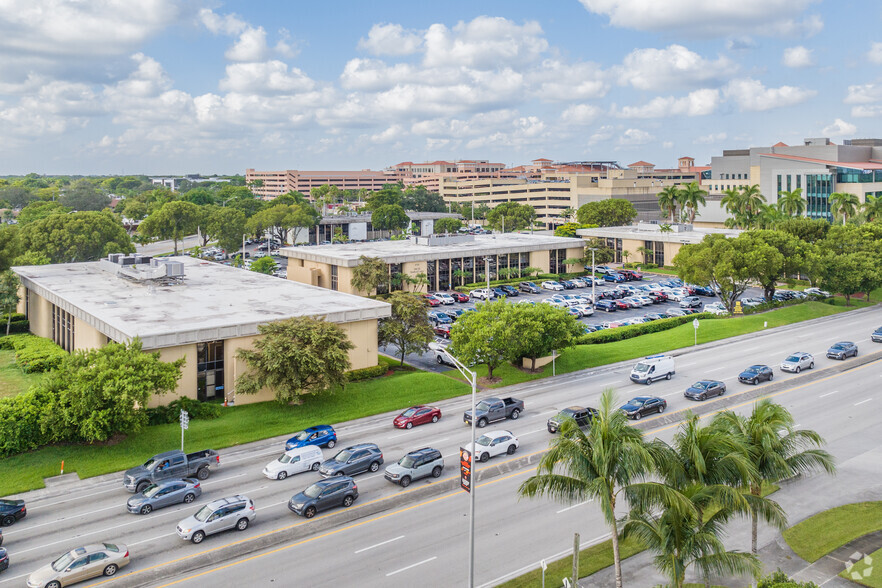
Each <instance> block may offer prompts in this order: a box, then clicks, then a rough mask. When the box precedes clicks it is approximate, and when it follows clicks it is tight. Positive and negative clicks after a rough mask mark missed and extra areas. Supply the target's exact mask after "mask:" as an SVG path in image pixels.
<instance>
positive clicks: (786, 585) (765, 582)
mask: <svg viewBox="0 0 882 588" xmlns="http://www.w3.org/2000/svg"><path fill="white" fill-rule="evenodd" d="M756 586H757V588H820V587H819V586H818V585H817V584H815V583H814V582H797V581H796V580H793V579H792V578H789V577H787V574H785V573H784V572H782V571H781V570H778V571H776V572H773V573H771V574H769V575H768V576H764V577H762V578H760V579H759V582H758V583H757V585H756Z"/></svg>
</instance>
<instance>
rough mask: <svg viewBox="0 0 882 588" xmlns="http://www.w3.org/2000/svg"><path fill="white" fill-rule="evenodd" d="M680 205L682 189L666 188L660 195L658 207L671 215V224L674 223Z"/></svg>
mask: <svg viewBox="0 0 882 588" xmlns="http://www.w3.org/2000/svg"><path fill="white" fill-rule="evenodd" d="M679 204H680V189H679V188H678V187H677V186H665V187H664V188H662V189H661V191H659V193H658V206H659V208H661V209H662V212H666V213H668V214H670V215H671V222H674V215H675V214H676V213H677V206H679Z"/></svg>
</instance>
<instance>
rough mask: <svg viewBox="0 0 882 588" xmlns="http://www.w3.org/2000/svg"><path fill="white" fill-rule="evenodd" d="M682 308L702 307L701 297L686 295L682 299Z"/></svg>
mask: <svg viewBox="0 0 882 588" xmlns="http://www.w3.org/2000/svg"><path fill="white" fill-rule="evenodd" d="M680 308H701V298H699V297H698V296H686V297H685V298H683V300H681V301H680Z"/></svg>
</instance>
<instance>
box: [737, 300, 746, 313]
mask: <svg viewBox="0 0 882 588" xmlns="http://www.w3.org/2000/svg"><path fill="white" fill-rule="evenodd" d="M735 314H744V309H743V308H741V301H740V300H736V301H735Z"/></svg>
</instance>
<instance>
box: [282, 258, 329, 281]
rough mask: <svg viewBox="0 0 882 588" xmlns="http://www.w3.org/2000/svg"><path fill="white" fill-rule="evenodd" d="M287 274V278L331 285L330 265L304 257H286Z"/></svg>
mask: <svg viewBox="0 0 882 588" xmlns="http://www.w3.org/2000/svg"><path fill="white" fill-rule="evenodd" d="M286 271H287V276H288V279H289V280H292V281H294V282H300V283H301V284H309V285H310V286H321V287H322V288H329V287H330V285H331V266H329V265H328V264H326V263H319V262H317V261H309V260H304V259H294V258H289V259H288V269H287V270H286Z"/></svg>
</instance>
